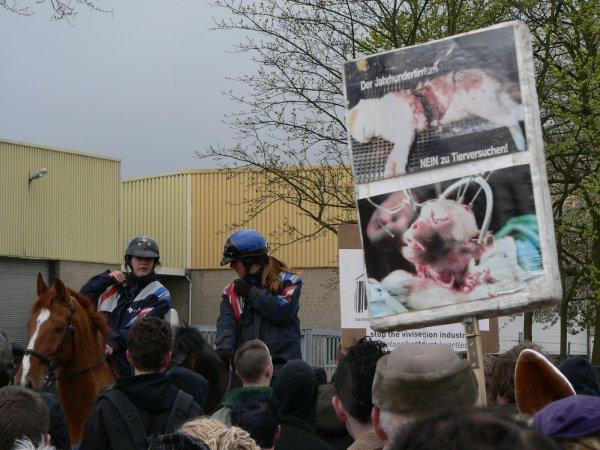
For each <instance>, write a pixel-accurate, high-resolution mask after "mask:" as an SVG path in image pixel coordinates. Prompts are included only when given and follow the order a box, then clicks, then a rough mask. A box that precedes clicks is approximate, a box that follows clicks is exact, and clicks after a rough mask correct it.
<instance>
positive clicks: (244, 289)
mask: <svg viewBox="0 0 600 450" xmlns="http://www.w3.org/2000/svg"><path fill="white" fill-rule="evenodd" d="M233 288H234V289H235V292H237V293H238V295H239V296H240V297H244V298H245V299H246V300H249V294H250V289H252V285H251V284H250V283H248V282H247V281H246V280H242V279H241V278H238V279H237V280H235V281H234V282H233Z"/></svg>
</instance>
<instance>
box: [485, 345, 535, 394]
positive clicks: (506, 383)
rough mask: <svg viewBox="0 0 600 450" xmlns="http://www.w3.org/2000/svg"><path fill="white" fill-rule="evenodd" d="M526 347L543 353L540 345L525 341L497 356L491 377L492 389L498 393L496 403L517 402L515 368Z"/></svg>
mask: <svg viewBox="0 0 600 450" xmlns="http://www.w3.org/2000/svg"><path fill="white" fill-rule="evenodd" d="M526 348H529V349H532V350H535V351H537V352H540V353H542V349H541V347H540V346H539V345H537V344H534V343H532V342H528V341H524V342H522V343H520V344H517V345H515V346H514V347H513V348H511V349H510V350H508V351H506V352H504V353H502V354H501V355H500V356H498V358H496V361H495V362H494V366H493V368H492V377H491V390H492V392H493V393H494V394H495V395H496V403H498V404H500V405H502V404H508V403H516V399H515V368H516V367H517V359H518V358H519V355H520V354H521V352H522V351H523V350H525V349H526Z"/></svg>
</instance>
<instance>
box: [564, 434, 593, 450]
mask: <svg viewBox="0 0 600 450" xmlns="http://www.w3.org/2000/svg"><path fill="white" fill-rule="evenodd" d="M558 442H560V443H561V444H562V446H563V447H564V448H565V450H599V449H600V434H593V435H591V436H586V437H582V438H579V439H574V440H567V441H558Z"/></svg>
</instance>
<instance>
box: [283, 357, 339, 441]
mask: <svg viewBox="0 0 600 450" xmlns="http://www.w3.org/2000/svg"><path fill="white" fill-rule="evenodd" d="M274 395H275V398H276V399H277V401H278V402H279V406H280V408H281V418H280V420H279V425H281V436H280V438H279V440H277V441H276V442H275V450H296V449H300V448H301V449H307V450H312V449H315V450H332V447H331V446H330V445H329V444H327V443H326V442H324V441H322V440H321V439H319V438H318V437H317V436H316V433H315V416H316V412H317V383H316V377H315V373H314V371H313V369H312V368H311V367H310V366H309V365H308V364H306V363H305V362H304V361H301V360H293V361H290V362H288V363H286V364H285V365H284V366H283V367H282V368H281V370H280V372H279V377H278V378H277V381H276V383H275V389H274Z"/></svg>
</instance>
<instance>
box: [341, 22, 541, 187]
mask: <svg viewBox="0 0 600 450" xmlns="http://www.w3.org/2000/svg"><path fill="white" fill-rule="evenodd" d="M522 32H523V31H522V30H521V29H520V28H518V26H517V25H516V24H514V23H512V24H507V25H505V26H503V27H500V28H494V29H489V30H484V31H479V32H473V33H470V34H467V35H464V36H459V37H456V38H452V39H446V40H443V41H437V42H431V43H428V44H424V45H418V46H414V47H407V48H403V49H399V50H394V51H391V52H387V53H382V54H378V55H373V56H370V57H366V58H363V59H359V60H356V61H352V62H349V63H347V64H346V65H345V81H346V98H347V106H348V114H347V126H348V134H349V136H350V148H351V152H352V161H353V167H354V172H355V177H356V182H357V183H366V182H370V181H375V180H378V179H381V178H387V177H393V176H396V175H402V174H404V173H410V172H417V171H422V170H430V169H435V168H437V167H442V166H448V165H455V164H461V163H468V162H470V161H474V160H480V159H485V158H490V157H494V156H499V155H504V154H509V153H513V152H518V151H524V150H526V149H527V140H526V134H525V125H524V117H523V115H524V113H523V112H524V109H523V99H522V97H523V96H522V92H523V91H524V89H525V87H524V86H521V85H520V84H519V68H518V62H517V45H519V44H518V42H517V41H518V37H519V36H521V33H522ZM535 108H536V109H537V105H535Z"/></svg>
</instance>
